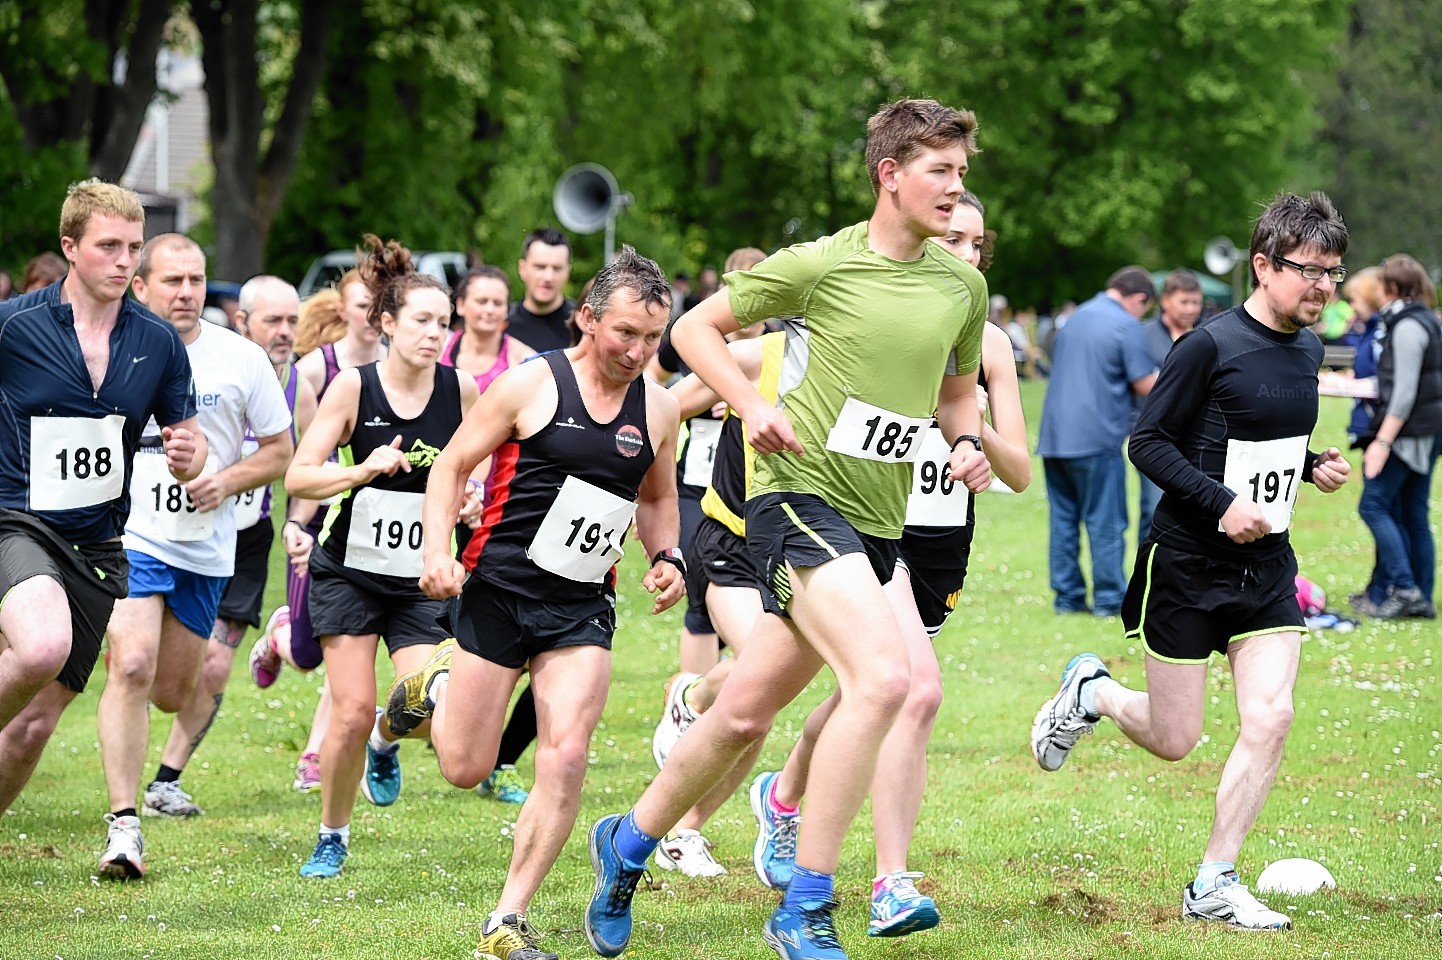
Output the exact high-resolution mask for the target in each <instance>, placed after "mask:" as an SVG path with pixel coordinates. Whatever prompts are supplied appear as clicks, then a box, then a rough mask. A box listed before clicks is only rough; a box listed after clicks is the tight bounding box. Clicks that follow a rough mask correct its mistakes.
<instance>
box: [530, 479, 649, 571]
mask: <svg viewBox="0 0 1442 960" xmlns="http://www.w3.org/2000/svg"><path fill="white" fill-rule="evenodd" d="M635 515H636V504H635V502H634V501H632V500H623V499H621V498H620V497H618V496H616V495H615V494H612V493H607V492H606V491H605V490H602V489H601V488H600V487H597V486H595V485H594V484H590V483H587V482H586V481H585V480H581V479H579V478H577V477H567V478H566V480H565V482H564V483H562V484H561V491H560V493H558V494H556V499H555V501H554V502H552V504H551V509H549V510H547V511H546V518H545V519H544V520H542V521H541V526H540V529H538V530H537V531H536V536H535V538H534V539H532V540H531V545H530V546H529V547H527V548H526V556H528V557H530V558H531V562H532V563H534V564H535V565H536V566H538V567H540V568H541V569H542V570H546V571H548V572H550V573H554V574H555V575H556V576H558V577H565V578H566V579H567V580H575V581H577V582H579V583H600V582H601V581H602V579H603V578H604V577H605V576H606V572H607V571H608V570H610V569H611V567H613V566H614V565H615V564H617V563H619V562H620V560H621V556H622V551H621V545H622V543H623V542H624V541H625V539H626V531H627V530H629V529H630V527H631V518H632V517H634V516H635Z"/></svg>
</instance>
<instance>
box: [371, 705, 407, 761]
mask: <svg viewBox="0 0 1442 960" xmlns="http://www.w3.org/2000/svg"><path fill="white" fill-rule="evenodd" d="M382 716H384V714H379V713H378V714H376V722H375V723H374V724H372V725H371V735H370V740H369V743H370V745H371V749H372V750H374V751H376V752H377V753H390V752H391V751H392V750H395V749H397V748H398V747H400V741H399V740H387V739H386V738H385V735H384V734H383V733H381V717H382Z"/></svg>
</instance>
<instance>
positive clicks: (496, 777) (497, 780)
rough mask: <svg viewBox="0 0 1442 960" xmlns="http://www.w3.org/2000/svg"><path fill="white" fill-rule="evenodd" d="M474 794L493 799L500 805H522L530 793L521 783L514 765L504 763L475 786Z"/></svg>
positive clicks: (518, 772) (519, 774)
mask: <svg viewBox="0 0 1442 960" xmlns="http://www.w3.org/2000/svg"><path fill="white" fill-rule="evenodd" d="M476 793H478V794H480V795H481V796H483V797H494V798H495V799H497V800H499V801H500V802H501V803H514V804H517V805H519V804H522V803H525V802H526V798H527V797H529V796H530V795H531V794H530V791H528V790H527V789H526V785H525V784H524V783H522V782H521V773H520V771H519V770H517V769H516V768H515V766H514V765H512V764H509V763H506V764H502V765H501V766H499V767H497V768H496V769H494V770H492V771H491V775H490V776H489V777H487V778H486V779H484V780H482V781H481V782H480V783H478V784H476Z"/></svg>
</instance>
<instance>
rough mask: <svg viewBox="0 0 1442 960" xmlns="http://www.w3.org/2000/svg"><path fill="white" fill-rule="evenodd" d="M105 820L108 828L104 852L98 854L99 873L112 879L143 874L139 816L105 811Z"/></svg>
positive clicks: (142, 841) (134, 877) (126, 878)
mask: <svg viewBox="0 0 1442 960" xmlns="http://www.w3.org/2000/svg"><path fill="white" fill-rule="evenodd" d="M105 822H106V823H107V824H109V829H108V831H107V833H106V835H105V852H104V853H102V854H101V855H100V875H101V876H102V877H110V878H111V879H112V880H133V879H136V878H138V877H143V876H145V839H144V838H143V837H141V835H140V818H139V817H117V816H116V815H115V814H113V813H107V814H106V815H105Z"/></svg>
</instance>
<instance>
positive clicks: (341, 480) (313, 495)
mask: <svg viewBox="0 0 1442 960" xmlns="http://www.w3.org/2000/svg"><path fill="white" fill-rule="evenodd" d="M359 404H360V374H359V373H358V372H357V371H356V370H355V369H354V368H352V369H350V370H345V371H342V372H341V374H340V376H338V377H336V378H335V380H334V381H332V382H331V385H330V389H329V390H327V391H326V394H325V397H324V398H322V399H321V402H320V408H319V409H317V410H316V413H315V417H314V419H312V420H311V423H310V429H309V430H307V431H306V432H305V435H304V436H302V437H301V438H300V445H299V446H297V447H296V450H295V456H294V457H292V458H291V462H290V469H288V470H287V471H286V472H285V492H286V493H287V494H289V495H290V496H293V497H304V498H305V499H307V500H324V499H325V498H327V497H332V496H335V495H336V494H337V493H343V492H345V491H346V490H350V489H352V488H353V487H358V486H360V485H361V484H363V483H365V482H366V481H367V480H369V479H371V477H372V476H374V474H373V473H372V472H371V471H369V470H367V469H366V468H365V466H364V465H363V464H354V465H352V466H349V467H339V466H336V465H335V464H329V465H327V464H326V459H327V458H328V457H330V452H331V451H332V450H334V449H335V448H336V447H339V446H341V445H342V444H343V443H345V442H347V441H349V440H350V435H351V431H352V430H353V429H354V428H355V415H356V410H357V408H358V406H359Z"/></svg>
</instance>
